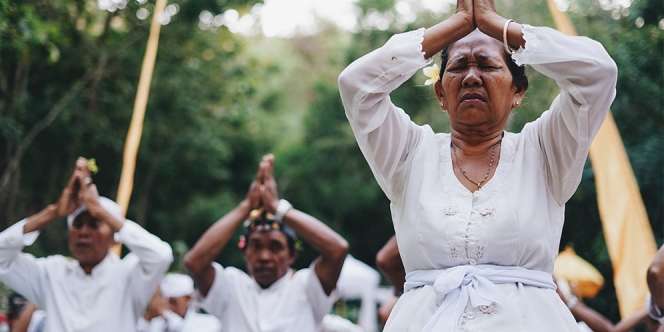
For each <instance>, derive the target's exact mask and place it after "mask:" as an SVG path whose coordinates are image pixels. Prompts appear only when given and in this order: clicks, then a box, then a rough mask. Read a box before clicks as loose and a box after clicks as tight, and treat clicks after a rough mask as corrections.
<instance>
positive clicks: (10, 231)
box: [0, 219, 39, 248]
mask: <svg viewBox="0 0 664 332" xmlns="http://www.w3.org/2000/svg"><path fill="white" fill-rule="evenodd" d="M27 221H28V219H23V220H21V221H19V222H17V223H15V224H14V225H12V226H10V227H9V228H7V229H6V230H4V231H3V232H2V233H0V246H2V247H17V248H23V247H25V246H29V245H32V244H33V243H35V241H36V240H37V237H39V231H34V232H30V233H27V234H26V233H23V227H24V226H25V223H26V222H27Z"/></svg>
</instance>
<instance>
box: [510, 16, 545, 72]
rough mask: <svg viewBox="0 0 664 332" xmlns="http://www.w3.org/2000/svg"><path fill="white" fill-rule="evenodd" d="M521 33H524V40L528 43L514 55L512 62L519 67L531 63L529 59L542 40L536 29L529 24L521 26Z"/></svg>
mask: <svg viewBox="0 0 664 332" xmlns="http://www.w3.org/2000/svg"><path fill="white" fill-rule="evenodd" d="M521 31H522V32H523V40H525V41H526V44H525V46H522V47H520V48H519V49H518V50H516V52H514V54H512V60H514V62H515V63H516V64H517V65H519V66H523V65H524V64H528V63H530V60H529V58H530V57H531V55H532V53H534V52H535V51H536V50H537V49H538V48H539V45H540V40H539V37H538V36H537V32H536V29H535V28H534V27H532V26H530V25H528V24H521Z"/></svg>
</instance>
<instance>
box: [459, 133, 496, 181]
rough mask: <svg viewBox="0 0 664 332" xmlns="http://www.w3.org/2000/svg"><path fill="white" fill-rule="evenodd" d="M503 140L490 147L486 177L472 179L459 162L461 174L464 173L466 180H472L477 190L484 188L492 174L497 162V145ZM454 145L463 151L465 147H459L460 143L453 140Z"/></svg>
mask: <svg viewBox="0 0 664 332" xmlns="http://www.w3.org/2000/svg"><path fill="white" fill-rule="evenodd" d="M501 141H502V140H500V141H498V142H497V143H496V144H494V145H492V146H491V147H490V148H489V168H487V170H486V173H485V174H484V177H482V179H481V180H479V181H475V180H473V179H471V178H470V177H469V176H468V173H467V172H466V170H465V169H463V167H461V164H460V163H459V164H458V165H457V166H458V167H459V170H460V171H461V175H463V177H464V178H466V180H468V181H470V183H472V184H474V185H476V186H477V190H480V189H482V186H483V185H485V184H486V182H487V180H489V175H491V170H492V169H493V165H494V164H495V163H496V147H497V146H498V145H499V144H500V142H501ZM452 147H455V148H457V149H459V150H461V151H463V149H462V148H461V147H459V146H458V145H456V144H454V142H452ZM454 156H455V157H456V153H455V154H454Z"/></svg>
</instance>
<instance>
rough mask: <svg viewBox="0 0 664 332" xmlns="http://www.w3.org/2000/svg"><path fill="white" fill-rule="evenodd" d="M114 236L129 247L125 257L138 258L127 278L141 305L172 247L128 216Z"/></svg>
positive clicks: (153, 287) (168, 262)
mask: <svg viewBox="0 0 664 332" xmlns="http://www.w3.org/2000/svg"><path fill="white" fill-rule="evenodd" d="M115 238H116V240H117V241H119V242H120V243H122V244H124V245H126V246H127V248H129V250H130V251H131V254H129V255H127V257H126V258H125V259H129V260H131V259H137V260H138V262H137V264H136V266H135V268H134V270H133V271H132V272H131V275H130V280H131V287H132V289H133V298H134V299H135V301H137V302H136V303H135V304H136V308H137V309H141V308H142V309H144V308H145V307H146V306H147V304H148V303H149V301H150V298H151V297H152V294H154V292H155V290H156V289H157V287H158V285H159V282H160V281H161V279H162V278H163V277H164V274H165V273H166V271H168V267H169V266H170V265H171V262H172V261H173V252H172V250H171V247H170V246H169V245H168V243H166V242H164V241H162V240H161V239H159V238H158V237H156V236H154V235H153V234H150V233H149V232H148V231H146V230H145V229H143V228H142V227H140V226H139V225H137V224H136V223H134V222H133V221H130V220H126V221H125V223H124V225H123V226H122V228H121V229H120V231H118V232H117V234H116V236H115ZM130 255H131V256H130Z"/></svg>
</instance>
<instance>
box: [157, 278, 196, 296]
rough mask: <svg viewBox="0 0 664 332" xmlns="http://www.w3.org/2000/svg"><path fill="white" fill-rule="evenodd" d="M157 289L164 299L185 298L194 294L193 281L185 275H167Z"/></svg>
mask: <svg viewBox="0 0 664 332" xmlns="http://www.w3.org/2000/svg"><path fill="white" fill-rule="evenodd" d="M159 288H160V290H161V294H162V295H163V296H164V297H166V298H171V297H181V296H187V295H192V294H194V281H193V280H191V277H189V276H188V275H186V274H182V273H169V274H167V275H166V276H165V277H164V279H163V280H162V281H161V285H160V286H159Z"/></svg>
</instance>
